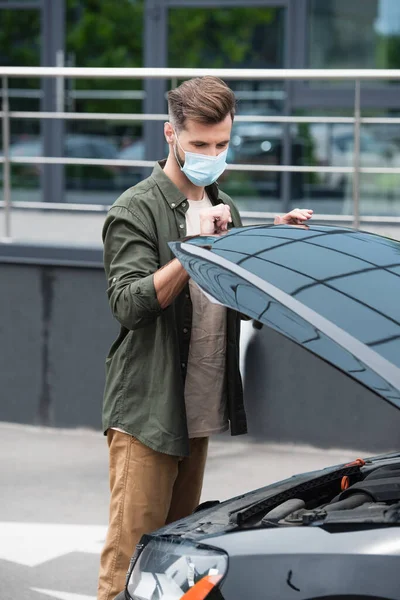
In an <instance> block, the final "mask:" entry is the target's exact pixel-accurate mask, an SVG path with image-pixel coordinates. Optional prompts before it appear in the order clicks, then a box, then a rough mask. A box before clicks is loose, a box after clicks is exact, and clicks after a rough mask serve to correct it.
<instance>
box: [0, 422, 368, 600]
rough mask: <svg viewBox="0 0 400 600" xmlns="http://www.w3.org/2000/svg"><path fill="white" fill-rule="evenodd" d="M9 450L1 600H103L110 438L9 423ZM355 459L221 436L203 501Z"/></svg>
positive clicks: (1, 529)
mask: <svg viewBox="0 0 400 600" xmlns="http://www.w3.org/2000/svg"><path fill="white" fill-rule="evenodd" d="M0 440H1V442H0V506H1V516H0V573H1V592H0V598H1V600H46V599H48V598H56V599H59V600H95V593H96V577H97V570H98V561H99V554H100V550H101V547H102V543H103V540H104V536H105V532H106V523H107V503H108V484H107V450H106V444H105V440H104V438H103V436H102V435H101V434H100V433H96V432H93V431H83V430H73V431H66V430H55V429H43V428H36V427H28V426H20V425H9V424H5V423H4V424H0ZM355 454H356V453H354V452H348V451H344V450H337V451H336V450H330V451H326V450H324V451H322V450H317V449H313V448H309V447H295V446H287V445H285V446H283V445H282V446H280V445H271V444H260V443H258V444H256V443H254V442H252V441H251V440H250V439H248V438H229V437H227V438H226V437H225V436H221V437H219V438H216V439H215V440H214V441H213V443H212V444H211V449H210V457H209V462H208V469H207V474H206V479H205V485H204V493H203V499H204V500H206V499H220V500H223V499H226V498H229V497H230V496H232V495H236V494H239V493H242V492H245V491H248V490H250V489H254V488H257V487H261V486H263V485H266V484H268V483H270V482H272V481H275V480H278V479H284V478H286V477H288V476H290V475H292V474H294V473H298V472H301V471H307V470H312V469H316V468H319V467H322V466H328V465H330V464H335V463H340V462H343V461H347V460H350V459H353V458H355ZM367 454H368V452H367Z"/></svg>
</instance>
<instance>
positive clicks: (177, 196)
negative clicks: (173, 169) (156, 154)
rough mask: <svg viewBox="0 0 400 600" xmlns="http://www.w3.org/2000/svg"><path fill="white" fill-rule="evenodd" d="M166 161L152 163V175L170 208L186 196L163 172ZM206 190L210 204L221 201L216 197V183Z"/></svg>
mask: <svg viewBox="0 0 400 600" xmlns="http://www.w3.org/2000/svg"><path fill="white" fill-rule="evenodd" d="M166 162H167V161H166V160H161V161H160V162H157V163H156V164H155V165H154V169H153V173H152V177H153V179H154V180H155V182H156V183H157V185H158V187H159V188H160V190H161V193H162V195H163V196H164V198H165V200H166V201H167V203H168V204H169V206H170V208H172V209H175V208H176V207H177V206H179V205H180V204H181V203H182V202H184V201H185V200H187V198H186V196H185V195H184V194H182V192H181V191H180V190H179V189H178V188H177V187H176V185H175V184H174V183H173V182H172V181H171V180H170V178H169V177H168V176H167V175H166V174H165V173H164V166H165V163H166ZM206 192H207V195H208V197H209V198H210V200H211V202H212V204H219V203H220V202H222V200H220V198H219V197H218V185H217V184H216V183H213V184H212V185H209V186H207V187H206Z"/></svg>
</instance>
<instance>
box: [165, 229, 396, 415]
mask: <svg viewBox="0 0 400 600" xmlns="http://www.w3.org/2000/svg"><path fill="white" fill-rule="evenodd" d="M170 247H171V249H172V251H173V252H174V254H175V256H176V257H177V258H178V259H179V261H180V262H181V263H182V264H183V266H184V267H185V269H186V270H187V272H188V273H189V275H190V276H191V277H192V279H193V280H194V281H195V282H196V283H197V284H198V285H199V286H200V287H201V288H202V290H203V291H204V292H205V293H206V294H207V295H208V296H209V297H210V298H211V299H213V300H214V301H217V302H219V303H220V304H223V305H225V306H227V307H229V308H231V309H233V310H236V311H239V312H240V313H243V314H245V315H247V316H248V317H251V318H252V319H255V320H257V321H259V322H261V323H263V324H265V325H267V326H269V327H272V328H273V329H275V330H276V331H278V332H280V333H281V334H283V335H285V336H286V337H288V338H290V339H291V340H293V341H294V342H296V343H297V344H299V345H301V346H303V347H304V348H305V349H306V350H308V351H310V352H312V353H313V354H315V355H317V356H319V357H320V358H322V359H323V360H325V361H327V362H329V363H330V364H332V365H333V366H335V367H337V368H338V369H340V370H341V371H342V372H344V373H346V374H347V375H348V376H349V377H352V378H353V379H356V380H357V381H358V382H359V383H361V384H362V385H364V386H365V387H367V388H369V389H370V390H372V391H373V392H375V393H376V394H378V395H379V396H381V397H382V398H384V399H385V400H387V401H388V402H390V403H391V404H392V405H394V406H396V407H397V408H400V243H399V242H396V241H393V240H390V239H388V238H383V237H380V236H377V235H373V234H369V233H365V232H359V231H355V230H353V229H345V228H339V227H330V226H319V225H318V226H309V227H308V226H307V227H293V226H281V225H278V226H274V225H270V226H268V225H262V226H250V227H242V228H237V229H232V230H230V231H229V232H228V233H227V234H225V235H222V236H210V237H195V238H191V239H187V240H181V241H177V242H172V243H170Z"/></svg>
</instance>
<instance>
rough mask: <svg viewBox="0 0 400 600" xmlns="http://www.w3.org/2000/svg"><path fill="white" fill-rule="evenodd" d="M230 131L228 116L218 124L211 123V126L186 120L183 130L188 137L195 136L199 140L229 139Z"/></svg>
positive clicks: (230, 124) (230, 119)
mask: <svg viewBox="0 0 400 600" xmlns="http://www.w3.org/2000/svg"><path fill="white" fill-rule="evenodd" d="M231 129H232V118H231V116H230V115H228V116H227V118H226V119H224V120H223V121H221V122H220V123H213V124H211V125H208V124H205V123H199V122H198V121H195V120H193V119H186V121H185V124H184V127H183V130H182V131H185V132H186V134H187V135H189V136H190V137H192V136H196V137H201V138H205V139H206V138H215V137H220V136H221V137H222V138H224V139H225V138H226V137H227V136H228V137H229V135H230V132H231Z"/></svg>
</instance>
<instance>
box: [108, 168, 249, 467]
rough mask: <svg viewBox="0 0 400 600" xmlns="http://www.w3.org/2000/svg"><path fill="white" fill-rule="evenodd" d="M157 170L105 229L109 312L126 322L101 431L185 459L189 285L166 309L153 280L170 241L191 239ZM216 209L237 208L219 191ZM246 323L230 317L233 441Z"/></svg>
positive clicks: (175, 194) (239, 414) (130, 193)
mask: <svg viewBox="0 0 400 600" xmlns="http://www.w3.org/2000/svg"><path fill="white" fill-rule="evenodd" d="M164 164H165V163H157V164H156V166H155V168H154V171H153V173H152V175H151V176H150V177H149V178H147V179H145V180H144V181H142V182H141V183H139V184H138V185H136V186H134V187H132V188H130V189H129V190H127V191H126V192H124V193H123V194H122V195H121V196H120V197H119V198H118V200H117V201H116V202H115V203H114V204H113V206H112V207H111V209H110V210H109V213H108V215H107V218H106V221H105V224H104V228H103V242H104V267H105V272H106V277H107V282H108V290H107V293H108V298H109V302H110V306H111V311H112V313H113V315H114V317H115V318H116V319H117V320H118V322H119V323H120V332H119V335H118V338H117V339H116V341H115V342H114V343H113V345H112V346H111V349H110V352H109V354H108V357H107V360H106V385H105V393H104V405H103V429H104V432H106V431H107V429H108V428H110V427H116V428H119V429H122V430H124V431H126V432H127V433H129V434H131V435H132V436H134V437H136V438H137V439H138V440H139V441H141V442H142V443H143V444H145V445H147V446H149V447H150V448H152V449H153V450H156V451H159V452H163V453H166V454H171V455H175V456H187V455H188V453H189V437H188V430H187V424H186V410H185V400H184V385H185V375H186V365H187V360H188V354H189V344H190V332H191V320H192V306H191V299H190V293H189V286H188V285H187V286H186V287H185V289H184V290H183V291H182V293H181V294H179V296H178V297H177V298H176V299H175V300H174V302H173V303H172V304H171V305H170V306H168V307H167V308H165V309H164V310H163V309H162V308H161V307H160V305H159V302H158V300H157V295H156V291H155V288H154V273H155V272H156V271H157V270H158V269H159V268H160V267H162V266H164V265H166V264H167V263H168V262H169V261H171V260H172V259H173V258H174V256H173V253H172V252H171V249H170V248H169V246H168V242H170V241H174V240H177V239H179V238H183V237H185V236H186V223H185V214H186V211H187V209H188V201H187V199H186V198H185V196H184V195H183V194H182V193H181V192H180V191H179V189H178V188H177V187H176V186H175V185H174V184H173V183H172V181H171V180H170V179H169V178H168V177H167V176H166V175H165V173H164V171H163V166H164ZM207 194H208V196H209V198H210V200H211V202H212V204H213V205H215V204H218V203H221V202H223V203H224V204H228V205H229V206H230V208H231V215H232V221H233V226H240V225H241V221H240V216H239V213H238V211H237V209H236V207H235V206H234V204H233V202H232V200H231V199H230V198H229V196H227V195H226V194H224V193H223V192H221V191H220V190H219V188H218V186H217V185H216V184H214V185H212V186H209V187H207ZM239 331H240V317H239V315H238V314H237V313H235V312H233V311H231V310H228V311H227V349H226V386H227V405H228V416H229V420H230V428H231V433H232V435H238V434H242V433H246V431H247V426H246V416H245V412H244V406H243V391H242V383H241V378H240V372H239Z"/></svg>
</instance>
